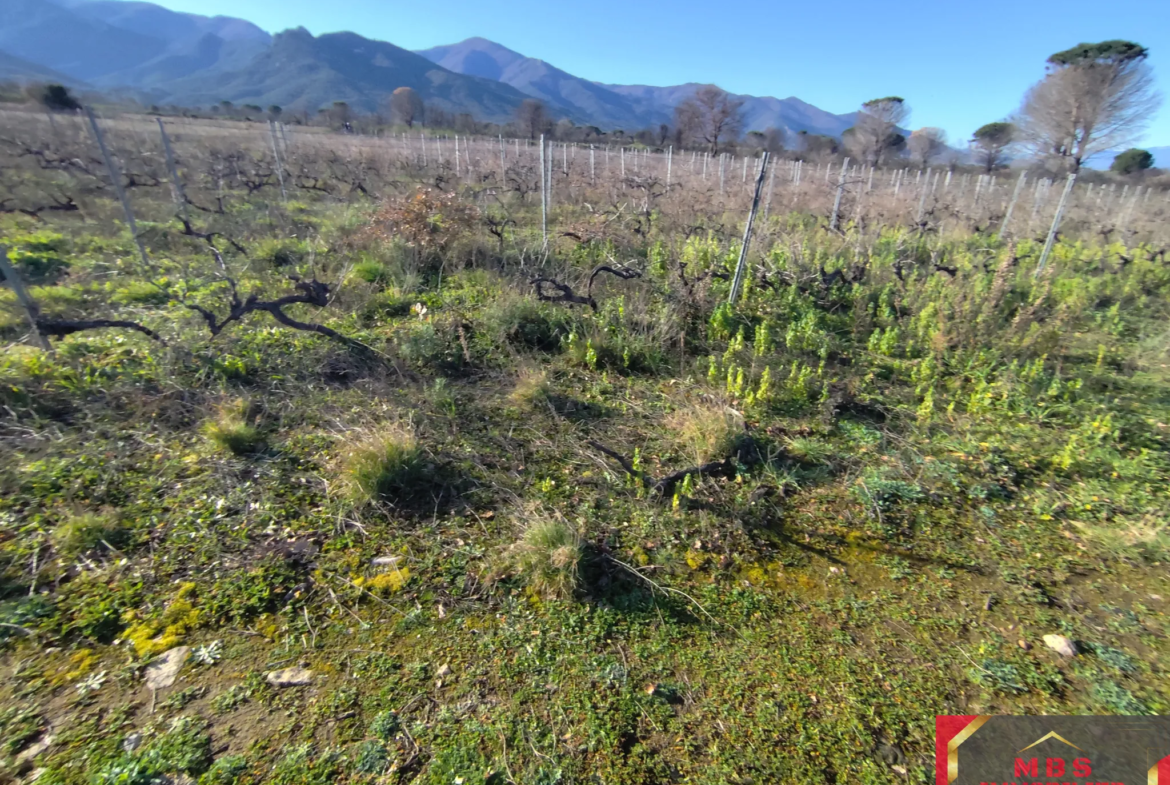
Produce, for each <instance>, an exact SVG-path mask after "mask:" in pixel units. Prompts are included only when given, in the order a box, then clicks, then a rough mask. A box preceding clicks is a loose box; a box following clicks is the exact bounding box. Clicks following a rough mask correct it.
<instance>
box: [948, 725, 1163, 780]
mask: <svg viewBox="0 0 1170 785" xmlns="http://www.w3.org/2000/svg"><path fill="white" fill-rule="evenodd" d="M935 783H936V785H1159V783H1161V785H1170V717H1023V716H989V715H982V716H955V715H941V716H938V717H936V718H935Z"/></svg>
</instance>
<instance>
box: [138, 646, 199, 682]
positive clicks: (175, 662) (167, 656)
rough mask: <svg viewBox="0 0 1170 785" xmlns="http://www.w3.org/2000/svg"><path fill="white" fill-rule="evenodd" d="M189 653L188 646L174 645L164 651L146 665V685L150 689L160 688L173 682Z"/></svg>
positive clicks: (189, 648)
mask: <svg viewBox="0 0 1170 785" xmlns="http://www.w3.org/2000/svg"><path fill="white" fill-rule="evenodd" d="M190 655H191V647H190V646H176V647H175V648H173V649H167V650H166V651H164V652H163V653H162V654H160V655H159V656H158V657H156V658H155V659H154V661H153V662H151V663H150V665H148V666H146V686H147V687H150V688H151V689H152V690H161V689H163V688H164V687H169V686H171V685H172V684H174V683H175V679H176V678H177V677H178V675H179V670H180V669H181V668H182V667H183V663H185V662H186V661H187V657H189V656H190Z"/></svg>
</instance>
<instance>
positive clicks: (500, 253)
mask: <svg viewBox="0 0 1170 785" xmlns="http://www.w3.org/2000/svg"><path fill="white" fill-rule="evenodd" d="M50 121H52V125H51V126H50ZM98 122H99V123H100V125H101V127H102V128H103V129H104V133H105V142H106V143H107V145H108V148H109V150H110V153H111V157H112V159H113V160H112V163H113V164H114V166H115V167H116V169H117V171H116V177H117V178H118V181H119V184H120V186H122V191H123V193H124V194H125V196H126V200H127V202H128V204H129V206H130V208H131V210H132V211H133V214H134V216H135V219H136V228H137V235H135V234H133V233H132V232H131V230H130V229H129V228H128V226H127V222H126V218H125V213H124V211H123V207H122V205H121V202H120V200H119V196H118V193H117V192H116V190H115V189H114V188H113V187H112V185H111V179H110V175H109V172H108V170H107V168H106V162H105V159H104V157H103V155H102V153H101V151H100V150H99V148H98V145H97V144H96V142H95V140H94V137H93V135H92V131H91V129H90V128H89V126H88V123H87V121H86V119H85V117H84V116H57V117H50V116H47V115H43V114H36V113H19V112H6V113H2V114H0V210H2V211H3V212H2V213H0V245H3V246H5V247H6V248H7V255H8V258H9V260H10V262H11V264H12V266H13V267H14V268H15V270H16V271H17V273H18V274H19V275H20V277H21V279H22V280H23V282H24V284H25V288H26V289H27V294H28V295H29V296H30V298H31V300H32V301H33V302H34V303H35V306H36V308H38V309H39V314H37V313H34V314H32V316H33V319H34V321H36V323H37V324H38V325H39V330H38V331H33V330H31V329H30V321H29V313H27V312H26V310H25V309H24V308H23V307H22V305H21V303H20V302H19V301H18V299H17V297H16V294H15V293H14V292H13V290H11V289H9V288H5V289H3V290H0V297H3V303H2V304H3V309H2V310H0V334H2V338H3V349H2V350H0V781H29V780H31V779H33V778H34V777H35V781H36V782H37V783H44V784H47V783H53V784H56V783H97V784H98V785H114V783H118V784H119V785H146V783H151V782H155V781H159V780H160V779H162V778H165V780H166V781H169V782H174V783H179V782H186V783H190V782H196V781H197V782H199V783H206V784H208V785H221V784H222V785H228V784H229V783H238V784H239V785H246V784H248V783H279V785H293V784H294V783H295V784H302V783H303V784H305V785H309V784H316V783H322V784H324V783H342V782H343V783H420V784H421V783H436V784H437V783H448V784H449V783H466V784H468V785H470V784H471V783H526V784H527V783H557V782H564V783H577V782H581V783H586V782H588V783H613V784H617V783H621V784H622V785H634V784H635V783H666V782H688V783H757V784H761V783H778V782H802V783H838V782H849V783H898V782H911V783H926V782H929V781H932V779H933V766H934V762H933V752H934V748H933V733H934V715H936V714H995V713H1012V712H1014V713H1053V714H1081V713H1096V714H1165V713H1168V712H1170V678H1168V672H1170V646H1168V644H1167V636H1168V635H1170V578H1168V577H1167V576H1168V575H1170V571H1168V570H1167V569H1166V563H1167V560H1168V559H1170V530H1168V529H1167V521H1168V520H1170V452H1168V451H1170V260H1168V259H1167V255H1166V254H1167V251H1166V244H1167V240H1168V238H1167V237H1166V234H1165V233H1166V226H1167V217H1168V213H1170V203H1168V202H1167V196H1166V193H1165V191H1161V190H1153V189H1149V188H1147V189H1146V190H1145V192H1144V195H1140V194H1138V195H1132V196H1131V195H1129V194H1128V193H1127V194H1126V195H1125V196H1122V189H1121V188H1118V187H1113V188H1109V187H1108V186H1107V185H1099V186H1097V187H1095V188H1094V190H1092V191H1089V192H1087V193H1086V192H1085V191H1082V190H1080V189H1081V188H1082V186H1081V185H1080V184H1078V185H1077V186H1076V189H1077V190H1075V191H1074V192H1073V193H1074V197H1073V199H1072V201H1071V203H1070V206H1069V208H1068V210H1067V213H1066V215H1065V220H1064V223H1063V224H1062V228H1061V231H1060V232H1059V233H1058V235H1057V237H1056V238H1055V240H1054V242H1053V245H1052V249H1051V252H1050V254H1049V255H1048V257H1047V259H1046V262H1045V264H1044V265H1043V266H1041V265H1040V257H1041V255H1042V250H1043V247H1044V245H1045V241H1046V236H1047V233H1048V230H1049V227H1050V225H1051V223H1052V219H1053V214H1054V211H1055V210H1056V199H1057V196H1059V192H1060V191H1061V188H1063V182H1057V183H1056V184H1055V185H1054V186H1052V187H1049V186H1042V187H1039V186H1034V185H1033V183H1034V180H1033V179H1029V180H1027V181H1026V185H1024V186H1023V187H1021V188H1020V189H1018V193H1017V188H1016V185H1017V180H1016V176H1015V175H1011V176H1007V175H1004V176H998V177H996V178H990V177H989V178H986V180H985V179H984V178H983V177H981V176H980V175H979V173H976V172H971V173H963V172H962V171H959V172H956V173H953V178H952V175H951V173H947V172H942V173H940V172H938V171H936V172H934V173H933V174H926V173H923V172H917V173H916V172H914V171H910V172H905V173H897V172H893V171H886V170H880V169H879V170H876V172H875V171H872V170H869V169H866V168H862V169H860V170H857V171H855V172H853V173H850V172H849V171H848V170H846V171H845V172H844V173H842V172H841V171H840V170H839V169H838V170H835V171H833V172H832V173H831V174H830V173H828V172H827V171H826V172H825V173H821V172H820V171H819V170H815V171H814V170H813V167H814V164H811V163H805V164H804V165H803V172H802V171H801V167H800V166H798V165H797V164H796V163H795V162H789V161H780V162H778V163H774V164H773V165H774V168H773V169H772V170H771V171H772V172H773V176H772V178H771V179H768V178H765V179H764V180H763V181H762V182H763V183H764V189H763V190H762V192H761V193H762V201H764V202H766V205H764V206H766V208H767V210H766V212H765V211H764V209H763V208H761V212H760V214H759V215H757V217H756V219H755V225H754V236H753V238H752V241H751V246H750V252H749V253H748V254H747V256H746V261H747V267H746V271H747V274H746V275H745V276H744V280H743V289H742V293H741V294H740V296H739V298H738V300H737V301H736V302H735V303H734V304H729V302H728V300H729V293H730V289H731V286H732V281H733V275H734V271H735V267H736V263H737V261H738V260H739V258H740V246H741V243H742V238H743V235H744V224H745V219H746V218H747V213H748V210H749V208H750V206H751V203H752V200H753V194H754V191H755V179H756V174H757V171H758V166H759V161H758V160H757V159H752V160H742V161H741V160H732V161H723V160H722V159H720V160H719V161H718V162H714V161H705V160H704V159H702V158H701V157H699V158H692V157H690V156H689V154H688V156H686V157H684V156H683V155H682V154H679V155H677V156H673V157H669V158H668V155H667V154H665V153H663V152H661V151H658V152H652V153H651V152H646V151H643V150H617V149H614V150H606V151H602V150H600V149H598V150H594V151H590V150H589V149H588V148H585V147H573V148H561V147H559V146H558V147H556V148H554V149H552V150H551V151H547V152H546V155H545V163H544V164H543V167H544V169H545V171H548V170H552V174H551V177H549V179H551V191H552V193H551V198H550V200H549V203H548V206H547V214H546V215H545V218H544V223H545V224H546V225H547V238H546V237H545V236H544V235H543V233H542V215H541V213H542V199H541V195H540V194H541V190H542V188H541V183H542V182H543V181H544V180H545V179H546V178H545V177H542V174H541V172H542V164H541V163H540V161H541V160H542V159H541V157H540V152H541V151H540V150H538V149H536V148H534V147H530V146H525V145H521V144H520V143H515V144H513V143H512V142H509V141H506V140H491V139H476V140H473V141H472V143H471V145H470V147H469V146H468V142H467V140H465V139H463V140H460V143H461V144H462V145H463V148H462V150H461V154H462V158H461V159H460V158H457V157H456V156H455V155H454V150H455V148H454V146H453V145H454V140H453V139H451V138H447V139H443V140H439V139H437V138H434V137H422V138H420V139H412V138H409V137H404V138H400V139H396V138H395V137H393V136H390V137H385V138H377V137H354V136H339V135H330V134H325V133H321V134H307V133H301V132H299V131H298V132H296V133H293V134H291V135H288V134H282V133H281V131H282V129H280V128H278V127H277V126H271V127H267V126H263V125H258V124H245V123H226V122H223V123H219V124H213V123H202V124H201V123H199V122H196V121H185V122H171V121H168V123H166V124H165V125H166V127H167V129H168V133H169V134H170V136H169V139H168V141H169V142H170V143H171V144H172V145H173V151H172V155H173V160H174V166H173V169H174V177H177V180H178V184H179V186H180V187H176V185H175V180H174V179H173V176H172V172H171V169H172V167H171V166H169V165H168V161H167V155H166V150H165V147H164V145H163V142H162V137H160V135H159V126H158V124H156V122H155V121H154V119H153V118H146V117H141V116H132V115H131V116H124V117H108V118H100V119H99V120H98ZM668 167H669V168H668ZM810 174H811V176H810ZM940 178H945V179H946V182H945V183H944V182H942V181H941V180H940ZM1049 191H1053V192H1054V195H1051V196H1049V195H1048V192H1049ZM1127 191H1128V189H1127ZM1014 193H1016V194H1017V196H1019V198H1018V202H1016V206H1015V208H1014V213H1013V216H1014V217H1013V218H1012V219H1011V220H1010V221H1005V220H1004V218H1005V215H1006V213H1007V209H1008V205H1009V204H1010V203H1012V202H1013V201H1015V200H1013V194H1014ZM839 194H840V197H841V198H838V195H839ZM1020 194H1022V195H1020ZM834 204H836V205H837V207H836V208H834ZM834 211H835V212H837V218H838V226H839V228H838V229H837V230H833V229H831V227H830V224H831V214H832V213H833V212H834ZM1005 223H1006V224H1007V225H1006V229H1005V230H1004V231H1003V232H1002V233H1001V231H1000V230H1001V227H1003V226H1004V224H1005ZM138 241H141V247H140V246H139V242H138ZM111 322H112V323H114V324H112V325H111V324H109V323H111ZM103 325H104V326H103ZM37 333H40V335H39V340H40V341H43V342H45V344H46V345H48V346H49V347H50V348H49V350H46V349H44V348H42V347H41V346H39V345H38V335H37Z"/></svg>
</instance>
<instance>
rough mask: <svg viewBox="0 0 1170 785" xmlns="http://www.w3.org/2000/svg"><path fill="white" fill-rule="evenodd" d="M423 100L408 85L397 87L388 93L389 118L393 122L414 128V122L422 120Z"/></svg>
mask: <svg viewBox="0 0 1170 785" xmlns="http://www.w3.org/2000/svg"><path fill="white" fill-rule="evenodd" d="M422 114H423V102H422V99H421V98H419V97H418V93H416V92H415V91H414V90H412V89H410V88H409V87H399V88H398V89H397V90H395V91H394V92H393V93H391V94H390V118H391V120H392V121H393V122H399V123H403V124H405V125H406V127H407V128H414V124H415V122H419V121H421V120H422Z"/></svg>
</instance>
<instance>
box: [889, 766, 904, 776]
mask: <svg viewBox="0 0 1170 785" xmlns="http://www.w3.org/2000/svg"><path fill="white" fill-rule="evenodd" d="M890 768H891V769H893V770H894V773H895V774H901V775H902V776H903V777H905V776H906V767H905V766H891V767H890Z"/></svg>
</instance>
